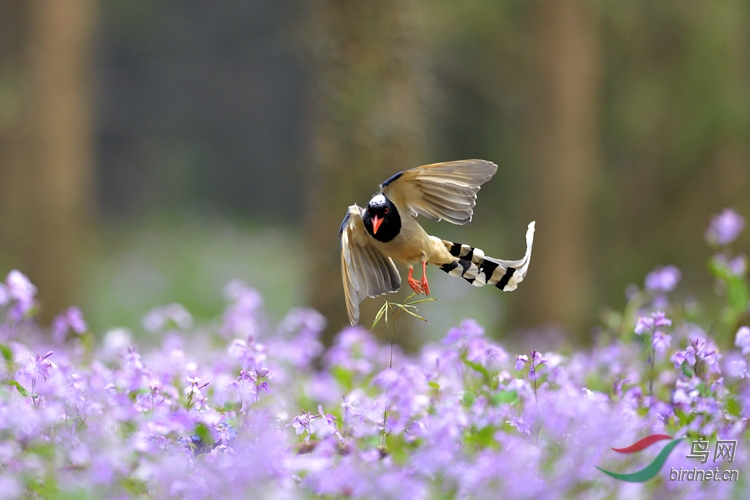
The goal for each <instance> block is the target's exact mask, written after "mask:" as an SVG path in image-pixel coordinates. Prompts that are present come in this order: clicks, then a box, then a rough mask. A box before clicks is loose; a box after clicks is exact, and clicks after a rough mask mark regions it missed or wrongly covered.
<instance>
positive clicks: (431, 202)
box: [380, 160, 497, 224]
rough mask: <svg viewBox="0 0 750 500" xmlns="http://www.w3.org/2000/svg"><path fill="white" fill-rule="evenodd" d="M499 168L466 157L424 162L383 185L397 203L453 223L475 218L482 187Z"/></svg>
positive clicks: (414, 212)
mask: <svg viewBox="0 0 750 500" xmlns="http://www.w3.org/2000/svg"><path fill="white" fill-rule="evenodd" d="M495 172H497V165H495V164H494V163H492V162H489V161H484V160H462V161H452V162H447V163H434V164H432V165H423V166H421V167H416V168H412V169H410V170H406V171H404V172H400V173H398V174H396V175H394V176H393V177H391V178H390V179H388V180H387V181H385V182H384V183H383V184H381V185H380V188H381V189H382V191H383V193H384V194H385V195H386V196H387V197H388V198H390V199H391V200H392V201H393V202H394V203H395V204H396V206H402V207H406V209H407V210H408V211H409V212H410V213H411V214H412V215H414V216H416V215H424V216H425V217H427V218H428V219H432V220H434V221H439V220H441V219H445V220H447V221H448V222H451V223H453V224H466V223H467V222H470V221H471V216H472V213H473V209H474V205H475V204H476V200H477V191H479V187H480V186H481V185H482V184H484V183H485V182H487V181H488V180H489V179H490V177H492V176H493V175H494V174H495Z"/></svg>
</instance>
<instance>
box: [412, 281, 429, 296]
mask: <svg viewBox="0 0 750 500" xmlns="http://www.w3.org/2000/svg"><path fill="white" fill-rule="evenodd" d="M408 282H409V286H410V287H411V289H412V290H414V293H416V294H417V295H420V294H423V293H425V290H424V287H423V286H422V283H420V282H419V281H417V280H415V279H414V278H411V277H410V278H409V280H408ZM429 290H430V289H429V288H428V289H427V295H429Z"/></svg>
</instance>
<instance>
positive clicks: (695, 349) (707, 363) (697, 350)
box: [670, 337, 721, 377]
mask: <svg viewBox="0 0 750 500" xmlns="http://www.w3.org/2000/svg"><path fill="white" fill-rule="evenodd" d="M720 358H721V355H720V354H719V350H718V349H717V348H716V346H715V345H714V344H713V342H711V341H710V340H706V339H703V338H700V337H693V338H691V339H690V344H689V345H688V346H687V347H686V348H685V349H684V350H682V351H677V352H675V353H674V354H673V355H672V356H671V357H670V361H672V362H673V363H674V366H675V368H680V366H682V364H683V363H687V365H688V366H689V367H691V368H692V369H693V373H694V374H695V375H696V376H698V377H702V376H703V374H704V373H705V370H706V369H707V370H708V371H709V372H711V373H721V367H720V366H719V359H720Z"/></svg>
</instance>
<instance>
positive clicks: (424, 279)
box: [419, 274, 430, 297]
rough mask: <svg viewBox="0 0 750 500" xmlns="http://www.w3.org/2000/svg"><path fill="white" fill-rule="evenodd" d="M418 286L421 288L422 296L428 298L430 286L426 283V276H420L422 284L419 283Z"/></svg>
mask: <svg viewBox="0 0 750 500" xmlns="http://www.w3.org/2000/svg"><path fill="white" fill-rule="evenodd" d="M419 285H420V286H421V288H422V292H424V294H425V295H427V296H428V297H429V295H430V285H429V283H427V275H426V274H424V275H422V282H421V283H419Z"/></svg>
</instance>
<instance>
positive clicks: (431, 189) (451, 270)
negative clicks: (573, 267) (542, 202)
mask: <svg viewBox="0 0 750 500" xmlns="http://www.w3.org/2000/svg"><path fill="white" fill-rule="evenodd" d="M496 171H497V165H495V164H494V163H492V162H489V161H485V160H462V161H453V162H446V163H435V164H432V165H423V166H421V167H416V168H412V169H410V170H405V171H403V172H399V173H397V174H395V175H393V176H391V177H390V178H389V179H388V180H386V181H385V182H383V183H382V184H381V185H380V190H379V192H378V193H377V194H376V195H375V196H373V197H372V199H370V202H369V203H368V204H367V207H366V208H361V207H359V206H357V205H356V204H355V205H351V206H350V207H349V209H348V211H347V213H346V216H345V217H344V220H343V222H342V223H341V228H340V229H339V239H340V240H341V276H342V278H343V282H344V295H345V296H346V309H347V312H348V313H349V321H350V323H351V324H352V325H355V324H357V322H358V321H359V304H360V303H361V302H362V301H363V300H364V299H365V297H377V296H378V295H383V294H385V293H388V292H395V291H397V290H398V289H399V288H400V287H401V276H400V275H399V273H398V269H396V266H395V264H394V261H396V262H399V263H401V264H404V265H405V266H407V267H408V269H409V276H408V278H407V282H408V283H409V286H410V287H411V289H412V290H414V292H415V293H417V294H426V295H429V294H430V286H429V283H428V282H427V264H433V265H436V266H438V267H440V269H442V270H443V271H445V272H446V273H448V274H450V275H451V276H457V277H460V278H464V279H465V280H466V281H468V282H469V283H471V284H472V285H474V286H483V285H494V286H496V287H497V288H499V289H500V290H503V291H505V292H510V291H513V290H515V289H516V287H517V286H518V284H519V283H520V282H521V281H523V278H524V277H525V276H526V271H527V270H528V268H529V261H530V260H531V245H532V243H533V240H534V222H532V223H530V224H529V227H528V230H527V232H526V255H524V257H523V258H522V259H520V260H513V261H509V260H500V259H494V258H492V257H487V256H486V255H485V254H484V252H483V251H482V250H480V249H479V248H474V247H470V246H469V245H462V244H460V243H453V242H451V241H446V240H442V239H440V238H437V237H435V236H430V235H428V234H427V233H426V232H425V230H424V229H423V228H422V226H421V225H420V224H419V222H417V220H416V218H415V217H416V216H417V215H422V216H424V217H427V218H428V219H431V220H434V221H439V220H443V219H444V220H446V221H448V222H450V223H452V224H466V223H468V222H470V221H471V216H472V213H473V209H474V205H475V204H476V199H477V191H479V188H480V186H481V185H482V184H484V183H485V182H487V181H488V180H489V179H490V178H491V177H492V176H493V175H494V174H495V172H496ZM416 265H421V266H422V278H421V279H419V280H417V279H414V277H413V276H412V274H413V272H414V266H416Z"/></svg>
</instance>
